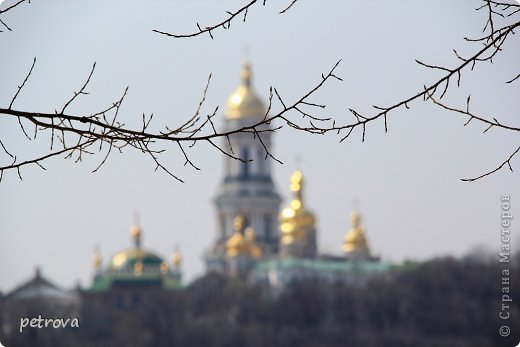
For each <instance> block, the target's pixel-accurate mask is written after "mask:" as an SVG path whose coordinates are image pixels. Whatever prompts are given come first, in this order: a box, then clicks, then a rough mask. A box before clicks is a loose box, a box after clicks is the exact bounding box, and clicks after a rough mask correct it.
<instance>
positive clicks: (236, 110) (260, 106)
mask: <svg viewBox="0 0 520 347" xmlns="http://www.w3.org/2000/svg"><path fill="white" fill-rule="evenodd" d="M251 75H252V73H251V65H250V64H249V63H247V62H246V63H245V64H244V65H243V67H242V70H241V71H240V77H241V79H242V83H241V84H240V86H239V87H238V88H237V89H236V90H235V91H234V92H233V93H232V94H231V95H230V96H229V98H228V100H227V108H226V117H227V118H228V119H239V118H247V117H263V116H264V115H265V112H266V109H265V106H264V103H263V102H262V100H261V99H260V98H259V97H258V95H257V94H256V92H255V91H254V90H253V88H252V86H251Z"/></svg>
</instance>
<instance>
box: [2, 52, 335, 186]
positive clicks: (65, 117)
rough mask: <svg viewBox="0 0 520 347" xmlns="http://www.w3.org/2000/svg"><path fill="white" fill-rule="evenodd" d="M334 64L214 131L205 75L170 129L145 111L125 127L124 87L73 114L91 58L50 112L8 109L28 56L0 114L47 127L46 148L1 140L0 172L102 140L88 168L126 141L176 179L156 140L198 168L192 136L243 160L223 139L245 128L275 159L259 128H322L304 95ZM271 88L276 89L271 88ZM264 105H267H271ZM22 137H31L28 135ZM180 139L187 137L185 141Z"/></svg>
mask: <svg viewBox="0 0 520 347" xmlns="http://www.w3.org/2000/svg"><path fill="white" fill-rule="evenodd" d="M338 64H339V61H338V62H337V63H336V64H335V65H334V66H333V68H332V69H331V70H330V71H329V73H327V74H326V75H322V77H321V79H320V80H319V81H318V82H317V83H316V84H315V85H314V86H313V87H311V88H310V89H309V90H308V91H307V92H306V93H305V94H304V95H303V96H302V97H300V98H299V99H297V100H296V101H294V102H292V103H285V102H282V101H281V100H282V98H281V96H280V95H279V94H278V92H277V91H276V93H277V95H278V97H279V100H280V103H281V109H280V111H278V112H277V113H275V114H273V115H267V114H266V115H265V116H264V117H263V118H259V120H258V121H257V122H255V123H254V124H251V125H248V126H244V127H241V128H237V129H231V130H225V131H217V130H216V128H215V126H214V124H213V121H212V118H213V117H214V116H215V115H216V112H217V110H218V108H215V109H214V111H213V112H212V113H211V114H208V115H207V116H206V117H204V118H203V117H201V113H202V109H203V106H204V103H205V100H206V95H207V92H208V88H209V84H210V81H211V75H210V76H209V77H208V80H207V82H206V86H205V88H204V91H203V95H202V98H201V100H200V102H199V104H198V106H197V108H196V111H195V113H194V115H192V116H191V117H190V118H188V120H187V121H185V122H183V123H182V124H181V125H180V126H179V127H176V128H174V129H173V130H172V129H171V128H169V127H168V126H165V127H164V130H162V131H151V130H150V129H151V122H152V117H153V114H151V115H150V117H149V118H147V117H146V116H145V115H144V114H143V115H142V124H141V127H140V128H139V129H132V128H129V127H127V126H125V124H123V123H120V122H119V121H118V120H117V117H118V114H119V111H120V108H121V105H122V103H123V101H124V99H125V96H126V95H127V91H128V88H127V89H126V90H125V91H124V92H123V94H122V96H121V97H120V98H119V99H118V100H116V101H114V102H112V104H111V105H110V106H108V107H106V108H104V109H102V110H101V111H98V112H95V113H92V114H90V115H77V114H72V113H69V112H67V110H68V108H69V106H70V105H71V104H72V103H73V102H74V101H76V100H77V99H78V98H79V97H80V96H81V95H85V94H87V93H86V88H87V87H88V84H89V82H90V81H91V79H92V77H93V74H94V71H95V67H96V65H95V64H93V66H92V69H91V70H90V72H89V74H88V77H87V79H86V80H85V82H84V83H83V84H82V86H81V87H80V88H79V91H77V92H74V93H73V95H72V97H71V98H69V99H68V100H67V101H66V102H65V104H64V106H63V107H62V108H61V110H60V111H55V112H54V113H43V112H31V111H26V110H19V109H14V108H13V107H12V106H13V104H14V101H15V100H16V97H17V96H18V94H19V93H21V92H22V90H23V88H25V87H27V84H26V82H27V81H28V79H29V77H30V75H31V74H32V72H33V68H34V61H33V65H32V66H31V69H30V71H29V73H28V74H27V75H26V77H25V79H24V82H23V83H22V84H21V86H19V87H18V90H17V92H16V94H15V96H14V97H13V99H12V100H11V103H10V105H9V107H7V108H0V116H4V117H10V118H16V120H17V121H18V122H19V124H20V126H21V127H22V130H23V131H24V134H26V135H27V133H26V132H25V128H24V123H25V124H26V125H27V124H31V125H33V126H34V129H35V130H34V131H35V135H36V134H37V133H39V132H47V133H48V134H49V136H50V143H51V144H50V146H51V153H48V154H46V155H43V156H40V157H36V158H33V159H28V160H25V161H21V162H19V161H18V160H17V158H16V156H15V155H12V154H11V153H10V152H8V151H7V149H6V148H5V146H4V143H3V142H2V148H3V149H4V151H5V152H6V153H7V154H8V155H9V156H10V157H11V158H12V159H13V161H12V162H11V163H7V164H4V165H1V166H0V173H1V174H3V171H7V170H12V169H15V170H17V172H18V174H19V176H20V177H21V172H20V169H21V168H23V167H24V166H26V165H30V164H36V165H38V166H40V167H42V168H43V166H42V165H41V164H42V162H43V161H45V160H46V159H49V158H51V157H54V156H58V155H60V154H66V157H65V158H76V159H75V161H76V162H78V161H82V159H83V156H84V155H91V154H94V153H97V152H101V151H103V146H105V147H106V148H105V149H104V155H103V158H102V159H101V161H100V163H99V164H98V165H97V166H96V168H95V169H94V170H93V172H97V171H98V170H99V169H100V168H101V167H102V166H103V165H104V164H105V163H106V161H107V159H108V157H109V156H110V154H111V153H112V151H113V149H117V150H118V151H120V152H121V151H123V150H124V149H125V148H126V147H131V148H134V149H137V150H139V151H140V152H141V153H143V154H146V155H147V156H148V157H149V158H151V160H152V161H153V162H154V163H155V165H156V170H158V169H161V170H162V171H164V172H166V173H167V174H169V175H170V176H172V177H174V178H175V179H177V180H179V181H181V182H182V179H181V178H180V177H178V176H177V175H175V174H174V173H172V172H171V171H170V170H169V169H168V168H167V167H166V165H165V164H164V163H163V162H162V160H161V158H160V155H161V153H163V152H164V151H165V149H164V148H162V146H164V145H165V144H167V143H175V144H176V146H177V149H178V150H179V152H180V153H182V156H183V158H184V165H189V166H191V167H192V168H194V169H196V170H199V169H200V168H199V167H198V166H197V164H196V163H194V162H193V161H192V160H191V159H190V157H189V155H188V152H187V148H192V147H193V146H194V145H195V143H198V142H208V143H209V144H210V145H211V146H213V147H215V148H217V149H218V150H219V151H220V152H222V153H224V154H225V155H227V156H229V157H231V158H233V159H236V160H241V161H243V159H242V158H239V157H237V156H235V155H234V154H233V149H232V148H231V146H230V141H229V137H230V136H232V135H234V134H239V133H249V134H251V135H253V136H254V138H255V139H256V140H257V141H259V143H260V144H261V145H262V147H263V148H264V150H265V151H266V156H268V157H271V158H272V159H274V160H276V161H278V162H280V161H279V160H278V159H276V158H275V157H274V156H273V155H272V153H270V152H269V150H268V148H267V147H266V146H265V144H264V142H263V140H262V136H261V135H262V133H265V132H274V131H277V130H279V129H281V126H278V127H274V128H272V127H270V126H269V124H271V123H272V122H274V121H275V120H281V121H285V123H286V124H288V125H289V126H291V127H293V128H295V129H298V130H301V131H306V132H322V131H324V130H326V129H327V128H328V123H329V120H330V119H331V118H330V117H327V118H322V117H318V116H315V115H313V114H312V109H323V108H324V107H325V105H321V104H318V103H315V102H312V101H311V100H310V97H311V96H312V95H313V94H315V92H316V91H317V90H318V89H320V88H321V87H323V86H324V84H325V83H326V82H327V81H328V80H330V79H337V80H341V79H340V78H339V77H338V76H336V75H335V74H334V71H335V69H336V68H337V66H338ZM272 89H274V90H276V88H272ZM269 108H271V105H270V107H269ZM307 109H309V111H307ZM291 111H295V112H296V113H297V114H299V115H300V116H301V117H300V118H296V119H294V118H295V117H294V116H291V115H290V113H291ZM313 122H314V123H313ZM315 123H320V125H316V124H315ZM221 137H224V138H226V139H227V142H228V145H229V146H228V149H229V151H230V152H228V150H226V149H224V148H223V147H222V146H223V145H218V144H216V142H215V140H216V139H218V138H221ZM27 139H28V140H31V138H30V137H29V136H28V135H27ZM67 139H69V140H67ZM71 139H72V141H73V143H74V144H72V145H71V144H69V143H70V140H71ZM55 140H57V141H58V142H59V143H60V144H61V146H62V149H61V150H58V151H52V147H53V146H54V142H55ZM184 143H187V145H185V144H184ZM95 145H97V149H95V148H96V146H95Z"/></svg>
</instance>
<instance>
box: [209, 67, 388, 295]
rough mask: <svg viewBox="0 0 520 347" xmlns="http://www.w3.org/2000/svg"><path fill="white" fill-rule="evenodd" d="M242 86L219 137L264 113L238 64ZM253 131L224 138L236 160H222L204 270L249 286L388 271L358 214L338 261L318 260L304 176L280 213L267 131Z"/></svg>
mask: <svg viewBox="0 0 520 347" xmlns="http://www.w3.org/2000/svg"><path fill="white" fill-rule="evenodd" d="M240 76H241V80H242V81H241V84H240V85H239V87H238V88H237V89H236V90H235V91H234V92H233V93H232V94H231V95H230V96H229V98H228V100H227V108H226V113H225V119H224V131H232V130H236V129H240V128H244V127H250V126H252V125H255V124H261V123H262V121H263V119H264V118H265V117H266V115H267V108H266V107H265V105H264V103H263V102H262V100H261V99H260V98H259V97H258V95H257V94H256V93H255V91H254V89H253V86H252V71H251V66H250V64H249V63H246V64H244V66H243V67H242V70H241V73H240ZM257 130H258V131H257V132H254V133H248V132H240V133H238V134H232V135H231V136H229V141H228V142H227V146H228V151H229V152H230V153H237V155H238V156H239V158H240V159H241V160H237V159H235V158H232V157H230V156H226V157H225V158H224V177H223V179H222V182H221V183H220V186H219V187H218V192H217V195H216V198H215V200H214V202H215V206H216V210H217V221H218V223H217V224H218V225H217V235H216V240H215V242H214V244H213V246H212V247H211V249H210V250H209V251H208V252H207V253H206V256H205V260H206V267H207V271H208V272H218V273H221V274H224V275H226V276H229V277H241V278H248V279H250V280H251V281H253V282H257V283H258V282H262V283H268V284H270V285H273V286H277V285H283V284H285V283H288V282H290V281H292V280H295V279H301V278H317V279H326V280H328V281H356V282H359V281H363V278H366V277H367V276H370V275H371V274H374V273H379V272H383V271H386V270H387V269H388V268H389V264H385V263H382V262H380V261H379V259H378V258H377V257H374V256H372V255H371V252H370V249H369V246H368V242H367V238H366V235H365V230H364V228H363V226H362V224H361V216H360V214H359V213H358V212H352V214H351V223H352V228H351V229H350V230H349V231H348V232H347V233H346V235H345V238H344V241H343V247H342V249H343V255H342V256H337V255H327V254H320V253H319V252H318V247H317V242H316V239H317V230H316V217H315V216H314V214H313V213H312V212H311V211H310V210H308V209H307V207H306V202H305V200H304V177H303V174H302V172H301V171H296V172H295V173H294V174H293V175H292V176H291V179H290V190H291V191H292V192H293V194H294V197H293V199H292V201H291V202H290V204H289V206H287V207H286V208H284V209H283V210H282V211H281V213H280V212H279V211H280V204H281V198H280V194H279V193H278V191H277V189H276V187H275V185H274V183H273V179H272V176H271V166H272V160H271V159H270V157H269V156H268V155H266V154H267V152H269V153H270V152H271V151H272V134H273V132H272V128H271V127H270V125H267V124H261V126H259V127H258V128H257Z"/></svg>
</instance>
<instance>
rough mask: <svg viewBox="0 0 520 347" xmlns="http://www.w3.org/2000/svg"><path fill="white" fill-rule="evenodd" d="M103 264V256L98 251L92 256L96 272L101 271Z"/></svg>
mask: <svg viewBox="0 0 520 347" xmlns="http://www.w3.org/2000/svg"><path fill="white" fill-rule="evenodd" d="M102 262H103V260H102V258H101V254H99V251H98V250H97V249H96V250H95V252H94V255H93V256H92V266H93V267H94V270H97V269H99V268H100V267H101V264H102Z"/></svg>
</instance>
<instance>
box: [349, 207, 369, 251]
mask: <svg viewBox="0 0 520 347" xmlns="http://www.w3.org/2000/svg"><path fill="white" fill-rule="evenodd" d="M350 222H351V223H352V227H351V228H350V230H349V231H348V232H347V234H346V235H345V238H344V242H343V251H344V252H345V253H346V254H350V253H365V254H367V255H369V254H370V250H369V248H368V242H367V239H366V236H365V229H364V227H363V226H362V225H361V216H360V214H359V213H358V212H355V211H354V212H352V213H351V214H350Z"/></svg>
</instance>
